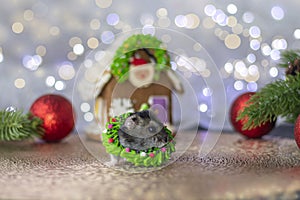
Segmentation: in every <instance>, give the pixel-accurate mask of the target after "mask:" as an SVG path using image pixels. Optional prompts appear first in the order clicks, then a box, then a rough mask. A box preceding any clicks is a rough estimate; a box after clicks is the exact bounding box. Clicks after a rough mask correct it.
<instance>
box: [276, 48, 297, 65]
mask: <svg viewBox="0 0 300 200" xmlns="http://www.w3.org/2000/svg"><path fill="white" fill-rule="evenodd" d="M280 56H281V63H279V66H280V67H283V68H287V67H288V66H289V64H291V63H294V61H295V60H297V59H299V58H300V50H287V51H284V52H282V53H281V54H280Z"/></svg>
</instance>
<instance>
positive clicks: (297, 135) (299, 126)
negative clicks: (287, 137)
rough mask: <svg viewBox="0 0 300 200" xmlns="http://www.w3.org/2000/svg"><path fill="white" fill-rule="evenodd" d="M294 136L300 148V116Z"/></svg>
mask: <svg viewBox="0 0 300 200" xmlns="http://www.w3.org/2000/svg"><path fill="white" fill-rule="evenodd" d="M294 136H295V140H296V143H297V145H298V147H299V148H300V115H299V116H298V117H297V120H296V123H295V129H294Z"/></svg>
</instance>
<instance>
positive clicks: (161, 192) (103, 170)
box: [0, 133, 300, 199]
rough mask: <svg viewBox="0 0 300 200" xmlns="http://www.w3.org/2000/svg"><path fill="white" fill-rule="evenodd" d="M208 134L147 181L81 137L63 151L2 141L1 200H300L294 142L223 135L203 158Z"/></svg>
mask: <svg viewBox="0 0 300 200" xmlns="http://www.w3.org/2000/svg"><path fill="white" fill-rule="evenodd" d="M202 134H204V133H199V134H198V137H197V138H196V139H195V141H194V143H193V144H192V146H191V147H190V148H189V150H188V151H187V152H186V153H185V154H184V155H183V156H182V157H180V158H179V160H177V161H176V162H175V163H173V164H172V165H170V166H168V167H166V168H164V169H162V170H159V171H154V172H150V173H140V174H130V173H126V172H121V171H116V170H112V169H110V168H107V167H105V166H103V165H102V164H101V163H100V162H98V161H97V160H96V159H95V158H93V157H92V156H91V155H90V154H89V153H88V152H87V151H86V150H85V149H84V147H83V145H82V144H81V141H80V140H79V138H78V136H76V135H71V136H70V137H68V138H67V139H66V140H65V141H63V142H62V143H57V144H41V143H33V142H1V143H0V155H1V157H0V177H1V179H0V188H1V190H0V199H122V198H124V197H126V198H127V199H236V198H241V199H245V198H247V199H253V198H258V197H262V198H264V197H267V198H283V199H293V198H297V197H298V196H297V195H299V194H300V193H299V191H300V180H299V176H300V151H299V149H298V147H297V145H296V144H295V141H294V140H293V139H288V138H279V137H275V136H265V137H264V140H245V139H244V138H243V137H241V136H240V135H238V134H225V133H223V134H222V135H221V137H220V139H219V141H218V143H217V145H216V146H215V148H214V149H213V150H212V151H211V152H210V153H209V154H208V155H207V156H205V157H201V156H199V149H200V145H199V144H201V138H202V137H201V135H202ZM88 143H89V144H90V145H91V146H92V147H93V148H97V147H98V143H97V142H95V141H89V142H88Z"/></svg>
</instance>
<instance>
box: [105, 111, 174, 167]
mask: <svg viewBox="0 0 300 200" xmlns="http://www.w3.org/2000/svg"><path fill="white" fill-rule="evenodd" d="M129 115H130V113H125V114H123V115H120V116H118V117H114V118H111V119H110V121H109V122H108V123H107V124H106V130H105V131H103V133H102V138H103V145H104V147H105V148H106V152H107V153H109V154H113V155H115V156H120V157H122V158H125V159H126V160H127V161H128V162H131V163H133V164H134V165H135V166H145V167H149V166H160V165H161V164H162V163H164V162H166V161H167V160H169V159H170V157H171V154H172V153H173V152H175V141H174V136H173V134H172V132H171V131H170V130H169V129H168V128H167V127H164V129H165V131H166V132H167V133H168V135H169V138H170V141H171V142H169V143H168V144H167V145H165V146H164V147H162V148H157V147H155V148H151V149H147V150H145V151H140V152H138V151H136V150H133V149H129V148H125V147H123V146H122V145H121V144H120V142H119V135H118V131H119V129H120V126H121V125H122V124H123V122H124V120H125V119H126V118H127V117H128V116H129Z"/></svg>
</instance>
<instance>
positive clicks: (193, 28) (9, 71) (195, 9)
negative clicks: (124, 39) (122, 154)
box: [0, 0, 300, 130]
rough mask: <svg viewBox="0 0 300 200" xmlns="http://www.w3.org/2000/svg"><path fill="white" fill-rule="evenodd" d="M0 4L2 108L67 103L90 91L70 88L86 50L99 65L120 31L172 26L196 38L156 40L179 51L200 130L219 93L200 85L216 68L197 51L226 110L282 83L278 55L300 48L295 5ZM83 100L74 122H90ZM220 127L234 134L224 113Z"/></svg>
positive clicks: (169, 0)
mask: <svg viewBox="0 0 300 200" xmlns="http://www.w3.org/2000/svg"><path fill="white" fill-rule="evenodd" d="M0 3H1V7H0V92H1V93H0V108H1V109H6V108H7V107H10V106H13V107H16V108H22V109H24V111H27V110H28V109H29V107H30V106H31V104H32V103H33V101H34V100H35V99H36V98H38V97H39V96H41V95H43V94H46V93H57V94H62V95H63V96H65V97H67V98H69V99H70V100H71V99H72V95H73V90H83V91H86V90H88V89H89V88H90V86H89V85H88V84H86V85H84V84H83V85H81V86H80V85H76V87H75V86H74V83H75V80H76V76H77V75H78V73H79V69H80V66H82V65H84V66H85V67H86V68H89V66H91V65H92V61H91V60H90V59H87V55H88V54H89V53H90V52H91V51H94V53H95V55H97V56H98V58H99V60H101V55H103V54H105V51H106V49H105V48H106V47H107V48H108V47H109V46H110V45H111V44H113V43H114V40H115V38H116V37H117V34H119V33H122V32H127V31H131V30H134V29H137V28H138V29H141V30H142V31H143V32H145V33H149V34H154V35H155V30H156V29H158V28H160V29H171V30H175V31H178V32H180V33H183V34H185V35H187V36H188V37H190V38H192V39H193V40H195V41H196V42H195V44H194V46H192V47H190V46H185V45H186V44H185V41H180V40H176V38H174V37H172V36H170V35H168V34H167V33H166V34H164V35H161V36H159V39H160V40H162V41H163V42H164V43H166V44H168V43H170V42H171V41H173V42H175V43H178V46H180V47H181V48H182V50H180V49H179V50H178V49H177V50H176V52H177V57H175V58H174V60H173V61H172V62H173V63H172V68H174V69H178V70H179V71H181V73H182V74H183V75H184V76H185V78H187V79H190V82H191V84H192V87H193V88H194V91H195V93H196V96H197V100H198V107H197V111H196V112H198V113H199V114H200V116H201V117H200V118H201V120H200V126H201V127H203V128H207V127H208V124H209V122H210V120H211V118H212V117H218V113H217V112H215V113H212V112H211V111H212V109H211V102H212V101H211V99H212V98H215V99H218V98H219V97H218V95H222V91H219V90H218V88H216V87H210V86H209V85H205V84H202V82H203V79H205V78H209V77H213V74H212V72H213V71H212V70H211V68H210V66H209V65H206V64H205V63H206V61H205V60H202V58H201V55H199V57H198V56H197V52H200V49H204V50H205V52H207V54H208V55H210V59H211V60H212V61H213V62H214V63H215V65H216V67H217V68H218V72H219V75H218V76H220V77H221V79H220V80H221V81H222V82H223V83H224V88H225V92H226V97H225V98H226V101H225V102H221V103H224V104H225V105H226V108H225V109H226V111H228V110H229V108H230V105H231V103H232V101H233V100H234V99H235V97H237V96H238V95H240V94H241V93H244V92H247V91H257V90H259V89H260V88H261V87H263V86H264V85H265V84H267V83H269V82H271V81H274V80H276V79H279V78H283V77H284V73H283V71H282V69H279V68H278V67H277V63H278V61H279V59H280V52H281V51H282V50H286V49H297V48H299V46H300V40H299V39H300V21H299V20H298V18H299V16H298V13H299V11H298V6H299V2H298V1H297V0H289V1H284V0H266V1H263V2H262V1H259V0H252V1H237V0H230V1H229V0H223V1H212V0H211V1H209V0H203V1H196V0H187V1H184V2H182V1H181V0H165V1H159V2H158V1H140V0H126V1H116V0H66V1H50V0H26V1H24V0H0ZM99 48H100V49H99ZM95 51H97V52H95ZM191 54H193V56H190V55H191ZM178 55H179V56H178ZM181 58H184V59H181ZM95 59H97V58H95ZM184 61H185V62H186V61H188V62H189V63H192V65H193V66H195V67H196V68H197V73H196V74H195V73H193V72H191V71H190V70H189V69H188V68H186V69H183V68H182V67H180V66H184V63H183V62H184ZM100 62H101V61H100ZM214 73H215V72H214ZM97 76H98V75H97V73H94V71H92V72H90V73H85V74H84V75H83V76H82V77H84V78H85V79H86V80H87V81H88V82H90V84H91V85H93V83H95V81H96V79H97ZM220 80H216V81H220ZM220 90H224V89H223V88H220ZM80 99H81V101H78V102H76V103H77V104H78V105H75V107H76V111H77V115H78V116H79V117H78V119H79V121H81V120H83V121H87V122H89V121H92V120H93V108H92V107H93V105H91V104H90V103H89V102H88V100H87V99H85V98H84V97H80ZM220 99H222V98H220ZM182 103H183V105H187V106H188V105H189V104H188V102H182ZM226 113H228V112H226ZM187 117H188V116H187ZM224 129H225V130H231V129H232V128H231V125H230V124H229V122H228V116H227V115H226V120H225V126H224Z"/></svg>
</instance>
